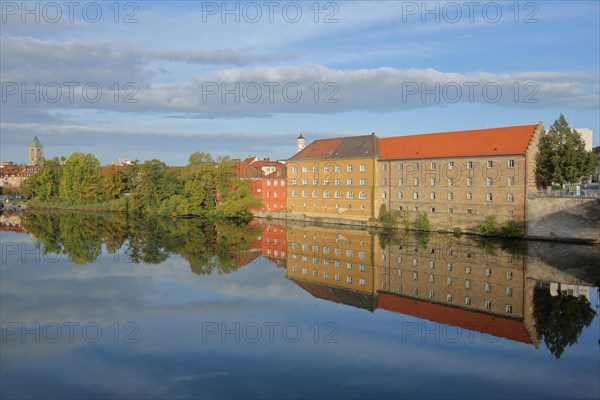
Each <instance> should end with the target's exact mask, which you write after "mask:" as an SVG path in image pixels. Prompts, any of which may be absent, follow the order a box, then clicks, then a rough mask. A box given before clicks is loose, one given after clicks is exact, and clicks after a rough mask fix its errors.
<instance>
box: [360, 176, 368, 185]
mask: <svg viewBox="0 0 600 400" xmlns="http://www.w3.org/2000/svg"><path fill="white" fill-rule="evenodd" d="M359 184H360V186H365V185H366V184H367V180H366V179H365V178H360V181H359Z"/></svg>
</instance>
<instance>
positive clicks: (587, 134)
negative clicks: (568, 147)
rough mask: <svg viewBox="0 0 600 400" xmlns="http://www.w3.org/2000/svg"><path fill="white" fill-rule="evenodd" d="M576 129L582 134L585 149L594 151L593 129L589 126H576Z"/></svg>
mask: <svg viewBox="0 0 600 400" xmlns="http://www.w3.org/2000/svg"><path fill="white" fill-rule="evenodd" d="M575 130H576V131H577V132H579V135H581V138H582V139H583V141H584V142H585V151H592V134H593V131H592V130H591V129H588V128H576V129H575Z"/></svg>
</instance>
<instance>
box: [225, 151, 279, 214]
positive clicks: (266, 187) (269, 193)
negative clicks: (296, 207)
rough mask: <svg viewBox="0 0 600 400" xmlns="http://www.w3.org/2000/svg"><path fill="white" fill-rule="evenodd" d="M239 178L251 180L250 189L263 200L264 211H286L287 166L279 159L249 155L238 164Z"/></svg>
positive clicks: (256, 212) (258, 211) (255, 211)
mask: <svg viewBox="0 0 600 400" xmlns="http://www.w3.org/2000/svg"><path fill="white" fill-rule="evenodd" d="M235 168H236V174H237V176H238V178H240V179H244V180H248V181H249V182H250V190H251V191H252V194H253V195H254V196H255V197H258V198H260V199H261V200H262V202H263V207H262V210H254V213H255V214H258V213H260V212H262V211H266V212H269V211H285V209H286V166H285V164H283V163H282V162H279V161H270V160H269V159H264V160H259V159H258V158H256V157H248V158H246V159H245V160H243V161H240V162H239V163H238V164H237V165H236V167H235Z"/></svg>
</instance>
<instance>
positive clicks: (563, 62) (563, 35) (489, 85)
mask: <svg viewBox="0 0 600 400" xmlns="http://www.w3.org/2000/svg"><path fill="white" fill-rule="evenodd" d="M1 7H2V8H1V12H2V14H1V25H0V26H1V32H0V78H1V83H2V85H1V93H0V94H1V103H0V106H1V112H0V133H1V134H0V144H1V146H0V158H1V159H2V161H9V160H11V161H15V162H26V161H27V146H28V145H29V143H31V140H32V138H33V136H35V135H37V136H38V138H39V139H40V141H41V142H42V144H43V145H44V148H45V156H46V157H47V158H49V157H54V156H63V155H64V156H68V155H69V154H71V153H73V152H76V151H79V152H84V153H93V154H94V155H95V156H96V157H97V158H98V159H99V160H100V162H101V164H107V163H110V162H111V161H112V160H115V159H117V158H120V157H123V156H127V157H129V158H130V159H132V160H133V159H138V160H140V161H144V160H148V159H153V158H156V159H160V160H162V161H164V162H166V163H167V164H170V165H185V164H186V163H187V160H188V157H189V155H190V154H191V153H193V152H195V151H202V152H208V153H211V154H213V155H214V156H217V155H230V156H234V157H240V158H243V157H246V156H248V155H256V156H257V157H259V158H266V157H269V158H271V159H287V158H289V157H291V156H292V155H293V154H294V153H295V149H296V138H297V137H298V135H299V134H302V135H303V136H304V137H305V138H306V140H307V143H310V142H311V141H313V140H316V139H323V138H328V137H339V136H348V135H361V134H370V133H371V132H375V133H376V134H377V135H378V136H380V137H387V136H401V135H411V134H420V133H433V132H445V131H456V130H468V129H481V128H493V127H503V126H511V125H530V124H537V123H538V122H540V121H542V122H543V123H544V126H545V127H546V129H548V128H549V127H550V126H551V125H552V123H553V122H554V121H555V120H556V119H557V118H558V117H559V115H560V114H561V113H562V114H564V115H565V117H566V119H567V121H568V122H569V124H570V126H571V127H573V128H590V129H592V130H593V132H594V133H593V145H594V146H597V145H599V144H600V139H599V134H600V60H599V58H600V39H599V38H600V27H599V21H600V3H598V2H597V1H580V2H577V1H569V2H559V1H537V2H532V1H529V2H526V1H524V2H516V1H508V2H501V1H500V2H478V1H474V2H427V3H425V2H420V1H419V2H411V1H404V2H400V1H381V2H373V1H352V2H314V1H307V2H302V1H298V2H279V1H272V2H270V1H264V2H261V1H257V2H221V1H219V2H200V1H186V2H177V1H169V2H161V1H130V2H118V3H117V2H113V1H110V2H100V1H98V2H83V1H80V2H68V1H66V2H61V1H55V2H35V1H34V2H28V3H23V2H20V1H15V2H13V1H3V2H2V3H1ZM465 145H468V143H466V144H465Z"/></svg>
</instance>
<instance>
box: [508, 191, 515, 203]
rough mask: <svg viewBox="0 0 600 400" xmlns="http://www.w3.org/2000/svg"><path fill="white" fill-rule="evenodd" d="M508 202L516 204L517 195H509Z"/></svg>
mask: <svg viewBox="0 0 600 400" xmlns="http://www.w3.org/2000/svg"><path fill="white" fill-rule="evenodd" d="M506 200H508V201H509V202H510V203H514V202H515V195H514V194H512V193H509V194H508V196H506Z"/></svg>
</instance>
